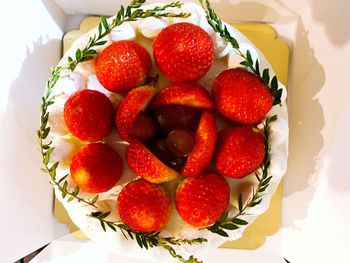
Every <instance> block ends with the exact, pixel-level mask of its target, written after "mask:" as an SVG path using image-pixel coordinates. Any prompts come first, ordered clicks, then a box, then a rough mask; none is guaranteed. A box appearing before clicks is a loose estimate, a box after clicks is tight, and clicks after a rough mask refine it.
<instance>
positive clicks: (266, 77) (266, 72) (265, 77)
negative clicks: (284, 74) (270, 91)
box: [262, 68, 270, 85]
mask: <svg viewBox="0 0 350 263" xmlns="http://www.w3.org/2000/svg"><path fill="white" fill-rule="evenodd" d="M262 80H263V82H264V83H265V84H266V85H269V82H270V74H269V69H268V68H266V69H264V70H263V75H262Z"/></svg>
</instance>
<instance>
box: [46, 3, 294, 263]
mask: <svg viewBox="0 0 350 263" xmlns="http://www.w3.org/2000/svg"><path fill="white" fill-rule="evenodd" d="M159 5H164V4H160V3H158V4H151V5H145V6H143V7H142V8H144V9H150V8H153V7H155V6H159ZM167 11H168V12H174V13H179V12H188V13H191V16H190V17H188V18H162V19H156V18H146V19H141V20H138V21H134V22H126V23H123V24H122V25H121V26H119V27H117V28H115V29H113V31H112V32H111V33H110V34H109V35H108V36H107V37H106V40H107V43H106V44H105V45H104V46H100V47H98V48H96V50H97V51H98V52H101V51H102V50H103V49H104V48H105V47H106V46H108V45H109V44H111V43H112V42H115V41H119V40H123V39H132V40H136V41H138V42H139V43H141V44H142V45H143V46H144V47H145V48H146V49H147V50H148V52H149V53H150V54H152V53H153V52H152V41H153V39H154V38H155V37H156V36H157V34H158V33H159V32H160V31H161V30H162V29H163V28H165V27H166V26H168V25H170V24H172V23H179V22H189V23H193V24H196V25H199V26H200V27H202V28H203V29H204V30H205V31H206V32H208V34H209V35H210V36H211V37H212V39H213V43H214V52H215V60H214V65H213V66H212V68H211V69H210V71H209V72H208V73H207V74H206V76H204V77H203V78H202V79H200V80H199V81H198V82H199V83H200V84H201V85H202V86H204V87H205V88H207V89H208V90H209V91H210V88H211V85H212V83H213V80H214V79H215V77H216V76H217V74H219V73H220V72H221V71H223V70H225V69H228V68H234V67H238V66H241V65H240V64H239V63H240V62H241V61H242V58H241V57H240V56H238V55H237V54H236V52H235V51H234V50H233V48H232V46H231V45H229V44H227V43H226V42H225V41H223V40H222V39H221V38H220V36H219V35H218V34H217V33H215V32H214V31H213V30H212V28H211V27H210V25H209V24H208V23H207V20H206V18H205V12H204V10H203V9H202V8H201V7H200V6H199V5H197V4H194V3H186V4H184V5H183V6H182V7H181V8H180V9H179V8H169V9H168V10H167ZM109 22H111V19H109ZM226 26H227V28H228V30H229V32H230V33H231V35H232V36H233V37H234V38H236V39H237V41H238V42H239V44H240V50H241V52H242V53H245V52H246V50H248V49H249V50H250V52H251V55H252V58H253V60H254V61H255V59H257V58H258V59H259V62H260V65H261V68H269V70H270V73H271V75H273V74H274V72H273V69H272V68H271V66H270V65H269V63H268V62H267V60H266V59H265V57H264V55H263V54H262V53H261V52H260V51H259V50H258V49H257V48H256V47H255V46H254V45H253V44H252V43H251V42H250V41H249V40H248V39H247V38H246V37H245V36H244V35H243V34H242V33H240V32H239V31H238V30H236V29H235V28H233V27H232V26H230V25H228V24H226ZM96 33H97V28H95V29H93V30H91V31H90V32H88V33H87V34H85V35H83V36H82V37H80V38H79V39H78V40H77V41H75V42H74V43H73V45H72V47H71V48H70V49H69V50H68V51H67V52H66V54H65V55H64V57H63V58H62V60H61V61H60V63H59V65H63V64H65V63H66V62H67V58H68V56H74V54H75V51H76V49H77V48H84V46H85V45H86V43H87V42H88V39H89V37H90V36H92V35H94V34H96ZM94 65H95V60H91V61H87V62H84V63H81V64H79V65H78V66H77V68H76V69H75V71H74V73H72V72H70V71H68V70H67V71H65V72H63V73H62V74H63V75H66V76H67V77H65V78H61V79H59V80H58V81H57V83H56V85H55V87H54V89H53V93H54V94H56V95H59V96H58V97H57V99H56V100H55V103H54V104H53V105H51V106H50V108H49V112H50V119H49V123H50V125H51V133H50V135H49V139H50V140H52V141H53V145H54V146H55V147H56V148H55V150H54V152H53V154H52V157H51V161H52V162H56V161H59V162H60V164H59V166H58V168H57V178H58V179H59V178H61V177H63V176H64V175H66V174H67V173H69V163H70V160H71V157H72V155H73V154H74V153H75V152H77V151H78V149H79V148H80V147H82V146H83V145H85V144H86V143H85V142H81V141H79V140H78V139H76V138H74V137H73V136H72V135H70V133H69V132H68V130H67V127H66V125H65V123H64V118H63V108H64V103H65V101H66V100H67V99H68V97H69V96H70V95H71V94H73V93H74V92H75V91H78V90H82V89H93V90H98V91H100V92H102V93H104V94H105V95H106V96H108V97H109V98H110V100H111V101H112V103H113V105H114V106H115V107H116V106H117V105H118V104H119V103H120V101H121V100H122V99H123V97H122V96H121V95H119V94H116V93H111V92H109V91H108V90H106V89H104V88H103V86H102V85H101V84H100V83H99V81H98V80H97V78H96V75H95V66H94ZM156 73H158V74H160V79H159V83H158V89H161V88H163V87H165V86H166V85H168V84H169V83H170V81H169V80H167V79H166V78H165V77H164V76H163V74H161V73H160V71H159V70H158V68H157V67H156V65H155V62H154V59H153V57H152V71H151V74H152V75H155V74H156ZM279 86H280V87H282V88H283V92H282V102H281V106H280V105H275V106H273V107H272V109H271V110H270V112H269V113H268V114H267V116H266V117H271V116H273V115H274V114H277V116H278V120H277V121H275V122H273V123H272V125H271V166H270V168H269V171H268V172H269V175H272V176H273V177H272V180H271V181H270V185H269V187H268V188H267V190H266V191H265V194H264V195H263V197H262V198H263V199H262V202H261V203H260V204H259V205H257V206H255V207H252V208H248V211H247V214H249V215H245V216H241V217H240V218H242V219H244V220H246V221H248V222H249V224H250V223H252V222H253V221H254V220H255V218H256V217H257V216H258V215H260V214H262V213H263V212H265V211H266V209H267V208H268V206H269V203H270V199H271V196H272V195H273V193H274V192H275V190H276V188H277V186H278V185H279V183H280V180H281V178H282V176H283V175H284V174H285V172H286V169H287V156H288V133H289V130H288V113H287V106H286V101H285V100H286V97H287V91H286V88H285V87H284V86H283V85H282V84H281V83H279ZM217 124H218V128H219V130H220V129H222V128H224V126H225V125H221V123H219V122H218V123H217ZM226 126H227V125H226ZM103 142H105V143H107V144H109V145H110V146H112V147H113V148H114V149H115V150H116V151H117V152H118V153H119V154H120V155H121V156H122V158H123V160H124V170H123V176H122V178H121V179H120V181H119V182H118V183H117V185H116V186H114V187H113V188H112V189H111V190H109V191H108V192H105V193H101V194H99V196H100V197H99V201H98V202H97V203H96V205H97V207H98V210H99V211H102V212H106V211H111V215H110V216H109V217H108V218H107V220H112V221H114V220H120V218H119V216H118V212H117V211H116V199H117V197H118V194H119V192H120V191H121V189H122V188H123V186H125V185H126V184H127V183H128V182H130V181H131V180H134V179H136V178H137V177H136V175H135V174H134V173H133V172H132V171H131V170H130V169H129V167H128V165H127V163H126V161H125V151H126V148H127V146H128V143H127V142H125V141H122V140H121V139H120V137H119V135H118V133H117V131H116V129H115V128H113V130H112V131H111V133H110V134H109V135H108V136H107V137H106V138H105V139H103ZM225 178H226V180H227V181H228V182H229V185H230V188H231V197H230V204H229V208H228V209H229V214H230V215H231V216H234V215H235V214H236V213H237V211H238V209H237V207H238V205H237V198H238V195H239V193H240V192H242V195H243V202H245V200H248V198H249V197H250V196H251V195H252V190H253V188H254V187H256V185H257V180H256V178H255V176H254V174H251V175H248V176H247V177H245V178H243V179H240V180H237V179H233V178H228V177H225ZM182 179H183V177H182V178H178V179H176V180H174V181H172V182H169V183H165V184H163V185H164V187H165V188H166V190H167V191H168V192H169V194H170V195H171V196H173V195H174V193H175V189H176V186H177V185H178V183H179V182H180V181H181V180H182ZM67 180H68V183H69V186H68V189H69V190H73V189H74V187H75V184H74V182H73V181H72V180H71V178H70V176H68V177H67ZM55 193H56V196H57V198H58V199H59V200H60V202H62V203H63V205H64V207H65V208H66V209H67V211H68V213H69V215H70V217H71V219H72V220H73V221H74V223H75V224H76V225H77V226H78V227H79V228H80V229H81V230H82V231H83V232H84V233H85V234H86V235H87V236H88V237H89V238H90V239H92V240H94V241H96V242H98V243H100V244H102V245H104V246H105V247H107V248H109V249H111V250H113V251H115V252H117V253H119V254H126V255H130V256H134V257H138V258H142V259H150V260H155V261H158V262H172V261H174V262H176V259H173V258H172V257H171V256H170V255H169V254H168V252H167V251H166V250H164V249H163V248H158V247H155V248H152V249H148V250H145V249H141V248H140V247H139V246H138V244H137V242H135V241H133V240H126V239H125V238H124V237H123V235H122V234H121V232H114V231H112V230H111V229H108V228H107V231H106V232H104V231H103V229H102V228H101V226H100V223H99V221H98V220H96V219H93V218H90V217H87V216H86V215H87V214H90V213H91V212H94V211H96V209H94V208H93V207H91V206H84V205H83V204H82V203H78V202H77V201H76V200H73V201H72V202H69V203H68V202H67V198H66V199H62V195H61V193H60V191H59V190H58V189H57V188H56V187H55ZM79 195H80V196H81V197H83V198H84V199H90V200H91V199H92V198H93V197H94V195H93V194H89V193H84V192H83V191H81V192H80V193H79ZM172 210H173V211H172V216H171V218H170V221H169V223H168V224H167V225H166V226H165V227H164V228H163V229H162V231H161V235H163V236H174V237H176V238H187V239H193V238H198V237H202V238H206V239H207V240H208V242H206V243H203V244H201V245H183V246H179V247H176V251H177V252H178V253H180V254H181V255H183V256H184V257H189V256H190V255H197V256H198V257H200V258H203V257H204V256H205V253H206V252H208V251H210V250H211V249H215V248H217V247H218V246H220V245H221V244H222V243H224V242H225V241H227V240H235V239H238V238H240V237H241V235H242V233H243V231H244V229H245V227H246V226H240V228H239V229H237V230H234V231H227V233H228V234H229V238H223V237H221V236H219V235H217V234H213V233H211V232H209V231H207V230H198V229H196V228H194V227H191V226H190V225H188V224H187V223H185V222H184V221H183V220H182V219H181V218H180V216H179V215H178V213H177V211H176V209H175V205H174V204H173V209H172Z"/></svg>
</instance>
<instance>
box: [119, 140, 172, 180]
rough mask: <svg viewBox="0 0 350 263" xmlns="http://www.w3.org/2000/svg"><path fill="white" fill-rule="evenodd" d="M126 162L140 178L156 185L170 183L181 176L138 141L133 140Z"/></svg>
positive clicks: (127, 152)
mask: <svg viewBox="0 0 350 263" xmlns="http://www.w3.org/2000/svg"><path fill="white" fill-rule="evenodd" d="M126 161H127V162H128V164H129V167H130V169H131V170H132V171H133V172H134V173H135V174H136V175H138V176H140V177H142V178H144V179H146V180H147V181H149V182H151V183H155V184H160V183H164V182H169V181H171V180H173V179H174V178H176V177H177V176H178V175H179V174H178V173H177V172H176V171H175V170H173V169H171V168H170V167H168V166H167V165H165V164H164V163H163V162H162V161H160V160H159V159H158V158H157V157H156V156H154V155H153V154H152V152H151V151H150V150H148V149H147V147H146V146H145V145H144V144H143V143H142V142H140V141H138V140H135V139H133V140H131V142H130V145H129V146H128V149H127V151H126Z"/></svg>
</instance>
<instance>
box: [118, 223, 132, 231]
mask: <svg viewBox="0 0 350 263" xmlns="http://www.w3.org/2000/svg"><path fill="white" fill-rule="evenodd" d="M117 227H119V228H121V229H125V230H129V227H128V226H127V225H124V224H119V225H117Z"/></svg>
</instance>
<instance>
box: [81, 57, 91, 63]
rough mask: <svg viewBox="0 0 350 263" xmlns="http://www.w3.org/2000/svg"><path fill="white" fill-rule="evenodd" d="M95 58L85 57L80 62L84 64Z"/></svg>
mask: <svg viewBox="0 0 350 263" xmlns="http://www.w3.org/2000/svg"><path fill="white" fill-rule="evenodd" d="M93 58H94V57H93V56H86V57H83V58H82V59H81V60H80V62H84V61H88V60H91V59H93Z"/></svg>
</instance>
